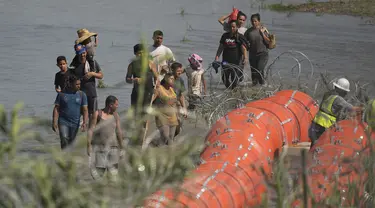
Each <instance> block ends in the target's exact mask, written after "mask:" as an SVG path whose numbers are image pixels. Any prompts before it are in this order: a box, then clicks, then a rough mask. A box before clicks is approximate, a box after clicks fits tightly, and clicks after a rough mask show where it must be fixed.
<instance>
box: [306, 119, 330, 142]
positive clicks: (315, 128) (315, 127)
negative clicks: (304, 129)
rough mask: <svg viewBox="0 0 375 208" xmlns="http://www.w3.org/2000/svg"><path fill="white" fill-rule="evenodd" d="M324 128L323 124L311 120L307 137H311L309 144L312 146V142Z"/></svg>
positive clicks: (316, 139)
mask: <svg viewBox="0 0 375 208" xmlns="http://www.w3.org/2000/svg"><path fill="white" fill-rule="evenodd" d="M325 130H326V128H324V127H323V126H321V125H319V124H317V123H315V122H314V121H313V122H311V126H310V128H309V132H308V133H309V137H310V139H311V146H310V148H312V147H313V146H314V144H315V143H316V142H317V141H318V139H319V137H320V136H322V134H323V133H324V132H325Z"/></svg>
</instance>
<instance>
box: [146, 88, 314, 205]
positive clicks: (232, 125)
mask: <svg viewBox="0 0 375 208" xmlns="http://www.w3.org/2000/svg"><path fill="white" fill-rule="evenodd" d="M317 111H318V105H317V104H316V102H315V101H314V100H313V99H312V98H311V97H310V96H308V95H306V94H304V93H302V92H300V91H293V90H284V91H280V92H278V93H276V94H275V95H274V96H271V97H268V98H265V99H262V100H258V101H253V102H250V103H248V104H246V105H245V106H244V107H243V108H239V109H235V110H233V111H231V112H229V113H227V114H226V115H225V116H223V117H222V118H220V119H219V120H218V121H216V123H215V124H214V125H213V126H212V128H211V130H210V132H209V133H208V134H207V137H206V141H207V142H208V145H207V147H206V148H205V149H204V151H203V152H202V153H201V155H200V156H201V157H200V161H201V162H200V165H199V166H198V167H197V168H196V169H195V170H193V171H192V176H189V177H188V178H186V179H185V181H184V182H183V183H182V185H181V186H179V190H181V191H176V190H174V189H171V188H167V189H164V190H163V191H158V192H156V193H154V194H153V195H151V196H150V197H149V198H147V199H146V200H145V207H155V204H157V206H158V207H167V206H170V204H168V203H173V206H172V207H177V208H179V207H209V208H216V207H218V208H224V207H233V208H237V207H238V208H239V207H246V206H250V207H251V206H256V205H259V204H260V203H261V201H262V199H263V198H262V197H263V195H264V194H265V193H267V188H266V183H265V181H264V174H266V175H270V174H271V172H272V162H273V160H274V159H275V158H276V157H277V156H278V155H279V154H280V151H281V148H282V146H283V145H285V144H294V143H296V142H298V141H309V138H308V137H307V132H308V127H309V125H310V123H311V121H312V120H313V118H314V116H315V114H316V113H317ZM159 199H162V200H159ZM158 201H159V203H157V202H158Z"/></svg>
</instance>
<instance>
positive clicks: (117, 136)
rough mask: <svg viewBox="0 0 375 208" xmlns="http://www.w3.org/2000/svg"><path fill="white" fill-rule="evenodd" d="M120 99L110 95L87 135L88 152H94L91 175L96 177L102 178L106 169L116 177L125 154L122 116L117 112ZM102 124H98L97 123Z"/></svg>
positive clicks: (96, 115) (94, 117)
mask: <svg viewBox="0 0 375 208" xmlns="http://www.w3.org/2000/svg"><path fill="white" fill-rule="evenodd" d="M117 108H118V99H117V98H116V97H115V96H112V95H110V96H108V97H107V99H106V100H105V108H104V109H102V110H98V111H96V112H95V113H94V114H93V122H92V123H91V125H90V128H89V130H88V135H87V154H88V155H89V156H91V154H92V153H94V161H95V162H94V166H95V167H94V168H92V169H91V175H92V177H93V178H94V179H99V178H101V177H102V176H103V175H104V173H105V172H106V171H108V172H109V173H110V175H111V176H112V177H114V179H115V178H116V176H117V174H118V163H119V160H120V157H122V156H123V154H124V150H123V147H124V146H123V140H122V137H123V134H122V130H121V124H120V117H119V115H118V113H117V112H116V110H117ZM98 123H100V125H98V126H97V124H98Z"/></svg>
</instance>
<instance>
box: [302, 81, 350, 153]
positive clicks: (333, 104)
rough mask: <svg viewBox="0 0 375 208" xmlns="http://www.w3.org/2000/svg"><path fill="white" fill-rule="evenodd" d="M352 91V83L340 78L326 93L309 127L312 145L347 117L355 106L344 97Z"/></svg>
mask: <svg viewBox="0 0 375 208" xmlns="http://www.w3.org/2000/svg"><path fill="white" fill-rule="evenodd" d="M348 92H350V83H349V81H348V80H347V79H345V78H340V79H338V80H337V81H336V82H334V83H333V90H330V91H328V92H327V93H325V94H324V96H323V100H322V103H321V105H320V108H319V111H318V113H317V114H316V115H315V117H314V120H313V121H312V123H311V126H310V128H309V137H310V139H311V147H312V146H313V145H314V144H315V143H316V141H317V140H318V139H319V137H320V136H321V135H322V134H323V132H324V131H325V130H326V129H328V128H329V127H331V126H332V125H333V124H335V123H336V121H338V120H342V119H345V117H346V116H347V115H348V113H349V112H352V111H354V110H355V108H354V107H353V106H352V105H351V104H350V103H348V102H347V101H346V100H345V99H344V97H345V96H346V95H347V94H348Z"/></svg>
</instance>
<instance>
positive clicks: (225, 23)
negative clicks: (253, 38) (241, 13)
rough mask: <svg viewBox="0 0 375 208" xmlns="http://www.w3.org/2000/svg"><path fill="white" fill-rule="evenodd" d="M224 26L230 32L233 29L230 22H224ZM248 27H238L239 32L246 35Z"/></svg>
mask: <svg viewBox="0 0 375 208" xmlns="http://www.w3.org/2000/svg"><path fill="white" fill-rule="evenodd" d="M223 28H224V31H226V32H230V31H231V28H230V25H229V23H228V22H224V24H223ZM246 30H247V28H246V27H240V28H238V29H237V31H238V33H240V34H242V35H244V34H245V32H246Z"/></svg>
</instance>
